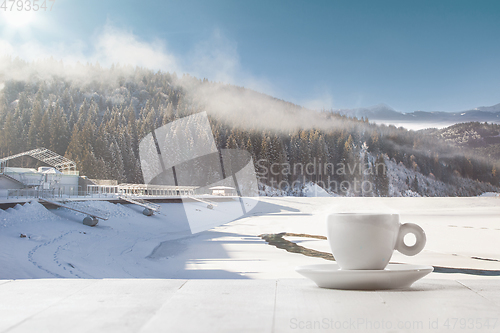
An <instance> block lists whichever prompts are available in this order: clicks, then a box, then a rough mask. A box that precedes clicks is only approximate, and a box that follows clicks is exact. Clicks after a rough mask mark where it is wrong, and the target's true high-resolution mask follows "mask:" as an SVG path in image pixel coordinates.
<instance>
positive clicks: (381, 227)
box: [327, 213, 426, 270]
mask: <svg viewBox="0 0 500 333" xmlns="http://www.w3.org/2000/svg"><path fill="white" fill-rule="evenodd" d="M327 229H328V242H329V243H330V248H331V250H332V253H333V256H334V257H335V260H336V261H337V263H338V265H339V266H340V268H341V269H342V270H352V269H384V268H385V267H386V266H387V264H388V263H389V260H390V259H391V257H392V253H393V251H394V250H395V249H396V250H398V251H399V252H401V253H403V254H405V255H407V256H414V255H416V254H417V253H419V252H420V251H422V249H423V248H424V246H425V242H426V237H425V232H424V230H423V229H422V228H420V227H419V226H418V225H416V224H413V223H405V224H400V223H399V215H398V214H386V213H382V214H373V213H335V214H330V215H328V218H327ZM409 233H412V234H414V235H415V237H416V242H415V244H414V245H413V246H408V245H406V244H405V243H404V237H405V235H406V234H409Z"/></svg>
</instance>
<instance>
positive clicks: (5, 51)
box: [0, 22, 273, 93]
mask: <svg viewBox="0 0 500 333" xmlns="http://www.w3.org/2000/svg"><path fill="white" fill-rule="evenodd" d="M0 55H8V56H11V57H19V58H21V59H23V60H26V61H40V60H44V59H49V58H53V59H55V60H58V61H59V60H62V62H63V63H64V65H65V66H66V69H65V72H67V71H68V66H74V65H76V64H78V63H99V64H100V65H101V66H105V67H110V66H111V65H112V64H120V65H131V66H133V67H135V66H140V67H145V68H148V69H152V70H162V71H166V72H177V73H189V74H191V75H193V76H195V77H198V78H207V79H209V80H210V81H215V82H224V83H229V84H235V85H239V86H244V87H246V88H250V89H254V90H257V91H261V92H266V93H273V88H272V85H271V84H270V82H269V80H267V79H265V78H259V77H256V76H254V75H252V74H251V73H249V72H247V71H245V70H244V69H243V67H242V65H241V61H240V57H239V54H238V46H237V43H236V42H234V41H232V40H230V39H228V38H227V37H226V36H224V34H223V33H222V32H221V31H220V30H219V29H215V30H214V31H213V33H212V34H211V36H210V37H209V38H208V39H206V40H203V41H200V42H199V43H197V44H195V45H194V46H193V48H192V49H191V50H190V51H189V52H188V53H187V54H186V55H182V54H175V53H174V52H172V51H171V50H169V48H168V45H167V42H166V41H164V40H161V39H153V40H144V39H141V38H140V37H139V36H137V35H135V34H133V33H132V32H131V31H128V30H125V29H120V28H117V27H115V26H114V25H113V24H111V23H109V22H108V23H107V24H106V25H104V27H103V29H100V31H99V33H97V34H96V35H95V36H94V37H93V38H92V39H90V41H89V42H85V41H83V40H79V39H76V40H72V41H66V42H59V43H43V44H42V43H40V42H38V41H36V40H32V39H29V40H28V41H26V40H21V39H19V38H16V37H13V36H10V37H8V35H6V34H4V36H3V38H1V39H0ZM0 67H1V65H0ZM60 74H61V75H63V74H64V73H60ZM73 74H75V73H73ZM16 75H20V73H16ZM21 78H25V76H22V77H21Z"/></svg>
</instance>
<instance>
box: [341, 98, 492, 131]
mask: <svg viewBox="0 0 500 333" xmlns="http://www.w3.org/2000/svg"><path fill="white" fill-rule="evenodd" d="M333 111H334V112H336V113H338V114H341V115H345V116H348V117H356V118H358V119H361V118H365V119H366V118H368V120H370V121H374V122H376V123H388V124H391V123H392V124H400V125H404V124H411V123H420V124H423V125H424V126H423V127H446V126H450V125H452V124H457V123H465V122H471V121H472V122H491V123H500V103H499V104H496V105H493V106H488V107H486V106H482V107H478V108H475V109H473V110H467V111H461V112H444V111H414V112H409V113H402V112H399V111H396V110H394V109H393V108H391V107H390V106H388V105H386V104H378V105H375V106H372V107H367V108H356V109H337V110H333ZM425 125H428V126H425ZM433 125H435V126H433ZM405 127H406V126H405Z"/></svg>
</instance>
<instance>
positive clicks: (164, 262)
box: [0, 197, 500, 279]
mask: <svg viewBox="0 0 500 333" xmlns="http://www.w3.org/2000/svg"><path fill="white" fill-rule="evenodd" d="M248 200H250V201H252V200H259V202H258V203H257V205H256V207H255V208H254V209H253V210H252V211H250V212H249V213H248V214H247V215H245V216H244V217H242V218H239V219H237V220H235V221H233V222H230V223H227V224H225V225H222V226H219V227H215V228H212V229H210V230H207V231H204V232H200V233H197V234H194V235H192V234H191V232H190V229H189V224H188V221H187V217H186V213H185V211H184V208H183V206H182V204H180V203H163V204H161V214H160V215H155V216H152V217H147V216H144V215H143V214H142V208H141V207H138V206H134V205H128V204H127V205H121V204H113V203H109V202H99V201H95V202H92V203H90V205H92V206H93V207H95V208H98V209H101V210H105V211H108V212H109V213H110V218H109V220H107V221H99V224H98V225H97V226H96V227H88V226H85V225H83V224H82V219H83V217H84V215H83V214H80V213H76V212H73V211H69V210H67V209H64V208H59V209H51V210H48V209H46V208H45V207H44V206H42V205H41V204H39V203H36V202H33V203H29V204H25V205H24V206H20V205H18V206H16V207H15V208H10V209H8V210H6V211H3V210H0V279H24V278H53V277H63V278H105V277H107V278H174V279H175V278H190V279H198V278H203V279H207V278H252V279H268V278H272V279H276V278H288V277H294V278H299V277H301V276H300V275H298V274H297V273H296V272H295V271H294V267H295V266H297V265H303V264H314V263H328V261H325V260H324V259H320V258H314V257H307V256H304V255H302V254H297V253H290V252H287V251H285V250H283V249H278V248H276V247H274V246H272V245H269V244H267V243H266V242H265V241H264V240H263V239H262V238H261V237H259V235H261V234H272V233H274V234H275V233H281V232H287V233H296V234H309V235H323V236H324V235H326V228H325V215H326V214H327V213H328V212H330V211H359V210H364V211H367V210H368V211H397V212H399V213H400V214H401V221H402V222H403V223H404V222H413V223H417V224H419V225H421V226H422V227H423V228H424V230H425V231H426V233H427V237H428V240H427V245H426V248H425V249H424V251H423V252H422V253H420V254H418V255H417V256H415V257H406V256H404V255H401V254H399V253H397V252H396V253H395V254H394V256H393V258H392V261H393V262H407V263H419V264H429V265H435V266H440V267H447V268H451V270H450V271H449V272H450V273H439V272H436V273H432V274H431V276H432V277H433V278H457V277H458V276H460V277H461V278H468V277H473V278H480V277H481V276H482V275H478V274H484V272H483V273H480V272H479V271H480V270H483V271H484V270H487V271H489V273H488V272H486V273H487V274H489V275H490V276H487V277H484V278H489V279H495V278H496V279H498V276H500V246H499V244H500V198H499V197H475V198H343V197H335V198H333V197H316V198H307V197H273V198H270V197H261V198H255V199H248ZM255 203H256V202H254V204H255ZM234 205H240V203H239V202H237V201H234V202H221V203H219V204H218V206H216V207H215V208H214V209H213V210H210V209H207V207H206V205H204V204H202V203H196V204H193V206H192V207H191V208H192V211H191V212H190V213H188V215H191V216H192V215H193V214H194V215H196V214H198V215H199V218H200V219H202V220H204V221H211V223H215V222H216V221H217V220H218V219H220V218H221V216H224V215H227V214H228V213H227V212H231V209H232V207H233V206H234ZM250 206H252V205H250ZM21 234H24V235H26V237H20V235H21ZM285 238H286V239H287V240H290V241H293V242H296V243H297V244H299V245H301V246H304V247H306V248H310V249H315V250H318V251H323V252H328V251H329V247H328V244H327V242H326V241H325V240H321V239H316V238H309V237H296V236H294V237H290V236H285ZM464 269H468V270H464ZM464 273H468V274H464Z"/></svg>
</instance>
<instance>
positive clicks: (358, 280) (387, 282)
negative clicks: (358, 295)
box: [295, 264, 434, 290]
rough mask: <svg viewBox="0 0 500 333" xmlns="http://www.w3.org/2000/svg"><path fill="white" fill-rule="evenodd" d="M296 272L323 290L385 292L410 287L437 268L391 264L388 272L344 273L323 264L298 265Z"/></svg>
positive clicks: (335, 265) (334, 266) (344, 271)
mask: <svg viewBox="0 0 500 333" xmlns="http://www.w3.org/2000/svg"><path fill="white" fill-rule="evenodd" d="M295 270H296V271H297V272H298V273H299V274H302V275H304V276H305V277H306V278H308V279H311V280H313V281H314V282H315V283H316V284H317V285H318V287H321V288H332V289H352V290H382V289H398V288H408V287H410V286H411V285H412V283H413V282H415V281H417V280H419V279H421V278H423V277H424V276H426V275H427V274H429V273H430V272H432V271H433V270H434V267H432V266H424V265H408V264H389V265H387V267H386V268H385V269H384V270H341V269H340V267H339V265H337V264H323V265H306V266H298V267H296V268H295Z"/></svg>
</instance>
